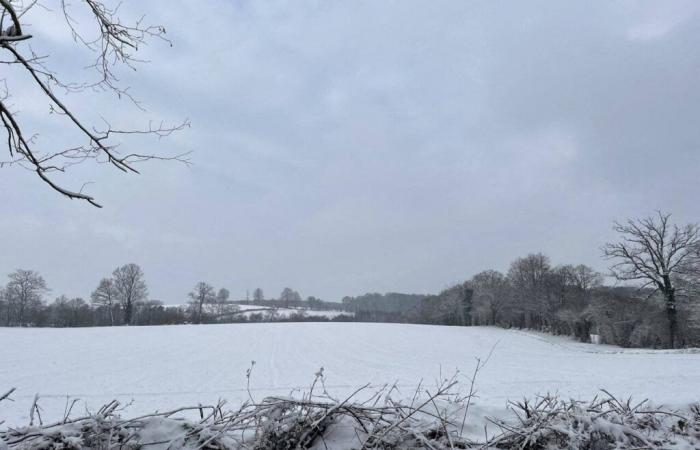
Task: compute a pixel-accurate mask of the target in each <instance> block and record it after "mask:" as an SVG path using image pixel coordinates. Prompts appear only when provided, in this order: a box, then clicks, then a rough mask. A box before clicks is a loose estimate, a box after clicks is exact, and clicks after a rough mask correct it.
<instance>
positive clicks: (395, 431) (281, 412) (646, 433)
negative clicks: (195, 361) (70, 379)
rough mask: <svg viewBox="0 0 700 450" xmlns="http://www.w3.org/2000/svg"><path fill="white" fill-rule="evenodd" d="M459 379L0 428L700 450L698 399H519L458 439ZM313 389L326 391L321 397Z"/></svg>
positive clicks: (114, 409) (65, 438) (113, 409)
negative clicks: (398, 391)
mask: <svg viewBox="0 0 700 450" xmlns="http://www.w3.org/2000/svg"><path fill="white" fill-rule="evenodd" d="M455 380H456V378H453V379H451V380H444V381H443V382H442V383H441V384H440V385H439V386H436V387H435V388H434V389H433V390H432V392H433V393H432V394H431V393H430V392H431V390H430V389H419V390H417V391H416V395H414V397H413V398H411V399H409V400H408V401H396V400H394V399H393V398H392V393H393V392H394V387H391V386H387V387H385V388H384V389H380V390H378V391H376V392H374V393H370V394H371V395H363V400H362V401H360V400H359V398H360V397H359V394H360V393H363V394H368V392H367V387H365V388H362V389H360V390H358V391H356V392H355V393H354V394H353V395H351V396H350V397H347V398H345V399H334V398H332V397H331V396H330V395H329V394H328V393H327V392H326V390H325V386H323V380H322V377H320V376H317V379H316V381H315V382H314V384H313V385H312V386H311V390H310V393H309V394H306V395H302V396H300V397H298V398H293V397H268V398H265V399H264V400H262V401H259V402H256V401H254V400H253V398H252V396H251V399H250V401H249V402H246V403H245V404H243V405H241V406H240V407H239V408H237V409H226V408H225V403H219V404H217V405H214V406H195V407H185V408H179V409H177V410H174V411H168V412H160V413H153V414H149V415H144V416H140V417H128V416H127V415H126V414H125V410H124V409H123V408H122V406H121V405H120V404H119V403H118V402H116V401H113V402H111V403H109V404H107V405H105V406H103V407H102V408H101V409H100V410H98V411H96V412H94V413H92V414H88V415H86V416H83V417H75V418H71V417H69V416H70V412H67V413H66V416H65V417H63V418H62V419H61V420H59V421H57V422H54V423H50V424H47V423H42V422H41V418H40V416H38V415H37V416H35V415H34V408H35V406H36V405H33V406H32V419H31V423H30V425H28V426H25V427H20V428H5V429H0V450H8V449H9V450H24V449H27V450H29V449H32V450H39V449H88V448H89V449H122V450H141V449H144V450H145V449H149V450H150V449H153V450H166V449H167V450H179V449H190V450H200V449H210V450H214V449H218V450H224V449H232V450H233V449H256V450H263V449H279V450H285V449H290V450H291V449H305V448H314V449H324V448H328V449H348V448H356V449H421V448H426V449H455V448H460V449H466V448H480V449H588V450H612V449H642V448H644V449H669V448H673V449H697V448H700V407H698V406H697V405H696V406H692V407H690V408H688V409H685V410H683V411H681V412H679V411H671V410H666V409H659V408H654V409H652V408H650V407H647V406H646V403H641V404H637V405H634V404H633V403H632V402H631V401H627V402H622V401H618V400H617V399H616V398H615V397H613V396H612V395H610V394H607V393H605V395H604V396H603V397H602V398H600V399H594V400H593V401H591V402H587V403H582V402H578V401H573V400H568V401H563V400H561V399H559V398H557V397H554V396H544V397H540V398H536V399H534V400H523V401H521V402H517V403H513V404H511V409H512V411H513V413H514V414H513V417H511V418H510V419H508V420H502V419H500V420H497V419H491V421H492V423H494V424H496V425H497V428H498V429H499V430H500V431H499V432H498V433H496V434H495V435H491V436H488V437H486V438H485V440H484V441H482V442H476V441H473V440H469V439H467V438H466V437H464V436H463V435H462V430H464V422H463V421H464V417H466V414H465V409H468V407H469V403H470V398H471V397H470V396H469V395H468V396H466V397H460V396H459V395H458V394H456V393H455V392H456V391H455V387H456V384H457V382H456V381H455ZM315 388H316V391H323V393H321V394H319V395H315V394H314V392H315V390H314V389H315ZM470 392H472V390H471V389H470ZM36 411H37V412H38V409H37V410H36Z"/></svg>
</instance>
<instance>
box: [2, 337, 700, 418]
mask: <svg viewBox="0 0 700 450" xmlns="http://www.w3.org/2000/svg"><path fill="white" fill-rule="evenodd" d="M0 342H1V343H2V345H1V346H0V391H4V390H5V388H10V387H16V388H17V391H16V392H15V394H14V395H13V398H14V399H15V401H14V402H2V403H0V420H2V419H6V420H7V421H8V424H11V423H26V421H27V417H28V413H29V407H30V405H31V403H32V399H33V397H34V394H35V393H38V394H39V395H40V396H41V398H40V405H41V406H42V408H43V415H44V417H50V418H59V416H62V414H63V410H64V407H65V404H66V396H69V397H70V398H80V399H81V401H83V402H84V403H83V404H81V408H82V407H83V405H84V406H87V407H89V408H96V407H98V406H100V405H101V404H102V403H104V402H106V401H109V400H111V399H113V398H116V399H119V400H124V401H129V400H131V399H133V405H132V406H131V407H130V411H131V413H132V414H137V413H141V412H151V411H153V410H156V409H158V410H164V409H167V408H174V407H177V406H183V405H196V404H198V403H203V404H205V403H213V402H215V401H216V400H217V399H218V398H226V399H228V400H229V402H233V403H235V402H239V401H242V400H244V399H246V398H247V397H248V393H247V391H246V377H245V372H246V369H247V368H248V367H249V366H250V364H251V361H252V360H255V361H256V365H255V368H254V371H253V376H252V379H251V392H252V394H253V396H255V397H257V398H262V397H263V396H265V395H268V394H275V395H285V394H287V393H289V392H290V391H291V390H293V389H294V388H302V389H304V388H306V389H308V386H309V384H310V383H311V381H312V380H313V376H314V373H315V372H317V371H318V370H319V368H320V367H324V373H325V375H326V380H327V381H326V383H327V386H328V388H329V390H331V391H332V392H334V393H336V394H338V395H342V394H343V393H349V392H351V391H352V390H354V389H355V388H357V387H359V386H361V385H363V384H365V383H367V382H371V383H373V384H383V383H393V382H394V381H397V382H398V385H399V387H400V389H401V392H402V393H405V394H406V396H407V397H410V395H411V394H412V389H414V388H415V386H416V385H417V384H418V382H419V381H420V380H421V379H423V380H424V382H426V383H428V384H430V383H433V380H435V379H436V378H437V377H438V376H439V374H440V372H441V371H442V374H443V375H451V374H452V373H453V372H454V370H455V369H456V368H458V369H461V370H462V372H464V373H466V374H468V373H470V372H471V371H472V370H473V367H474V363H475V358H476V357H486V356H487V355H488V353H489V351H490V350H491V349H492V348H493V347H494V346H495V350H494V352H493V354H492V357H491V359H490V361H489V362H488V364H487V366H486V367H485V368H484V369H483V371H482V372H481V373H480V375H479V379H478V381H477V384H478V395H479V398H478V399H477V400H476V402H475V405H476V406H475V407H474V409H473V410H472V411H471V413H472V414H474V415H484V414H496V415H498V414H500V413H502V412H503V411H504V409H505V408H504V407H505V405H506V400H507V399H520V398H522V397H523V396H532V395H535V394H538V393H546V392H557V393H559V394H560V395H562V396H563V397H573V398H585V399H590V398H592V397H593V396H595V395H596V394H597V393H599V389H600V388H605V389H607V390H609V391H610V392H613V393H614V394H616V395H618V396H628V395H633V396H634V397H635V398H637V399H639V400H643V399H644V398H649V399H651V400H653V401H654V402H657V403H664V404H668V405H673V406H675V405H677V406H681V405H684V404H687V403H690V402H697V401H700V376H698V374H699V373H700V354H698V353H696V352H694V351H692V350H685V351H654V350H634V349H630V350H625V349H619V348H616V347H610V346H593V345H589V344H579V343H576V342H573V341H570V340H568V339H564V338H557V337H552V336H546V335H542V334H535V333H528V332H522V331H515V330H502V329H498V328H489V327H441V326H421V325H403V324H364V323H304V324H294V323H264V324H240V325H200V326H196V325H192V326H171V327H131V328H127V327H115V328H87V329H28V328H25V329H18V328H0Z"/></svg>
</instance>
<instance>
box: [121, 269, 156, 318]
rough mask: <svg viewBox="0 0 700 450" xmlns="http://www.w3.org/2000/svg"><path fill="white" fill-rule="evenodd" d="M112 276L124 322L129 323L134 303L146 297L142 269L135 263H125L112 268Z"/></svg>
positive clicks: (146, 292) (146, 291)
mask: <svg viewBox="0 0 700 450" xmlns="http://www.w3.org/2000/svg"><path fill="white" fill-rule="evenodd" d="M112 278H113V280H114V288H115V290H116V294H117V299H118V300H119V302H120V303H121V306H122V309H123V310H124V323H125V324H127V325H130V324H131V320H132V319H133V315H134V305H135V304H136V303H138V302H142V301H144V300H146V297H148V288H147V287H146V282H145V281H144V275H143V270H141V267H139V266H138V265H137V264H133V263H131V264H126V265H123V266H121V267H118V268H116V269H114V272H112Z"/></svg>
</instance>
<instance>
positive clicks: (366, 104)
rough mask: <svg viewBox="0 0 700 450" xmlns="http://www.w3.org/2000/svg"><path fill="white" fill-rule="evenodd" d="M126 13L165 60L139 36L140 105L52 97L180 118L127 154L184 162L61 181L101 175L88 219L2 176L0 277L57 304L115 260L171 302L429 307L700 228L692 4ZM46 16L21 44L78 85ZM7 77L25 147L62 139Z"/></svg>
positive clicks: (196, 6) (114, 114) (379, 5)
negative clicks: (212, 295)
mask: <svg viewBox="0 0 700 450" xmlns="http://www.w3.org/2000/svg"><path fill="white" fill-rule="evenodd" d="M45 3H46V2H45ZM49 3H52V2H49ZM108 3H109V1H108ZM74 4H75V5H76V8H77V7H78V6H77V5H79V2H74ZM54 7H57V5H56V6H54ZM123 8H124V13H125V15H126V17H135V16H136V13H145V14H146V20H147V21H150V22H152V23H158V24H163V25H165V27H166V29H167V31H168V36H169V38H170V39H171V40H172V43H173V46H172V47H170V46H169V45H167V44H165V43H159V42H152V43H151V45H150V46H149V47H147V48H146V49H145V50H144V57H146V58H147V59H149V60H151V63H149V64H147V65H142V66H139V67H138V72H136V73H135V74H130V73H128V72H124V74H123V80H124V82H125V83H128V84H129V85H130V86H131V87H132V88H131V90H132V93H133V94H134V95H135V96H137V97H138V98H139V99H140V100H141V101H142V102H143V105H144V107H145V108H146V110H147V111H146V112H139V111H138V110H136V109H135V108H133V107H132V106H130V105H129V103H128V102H127V101H124V100H122V101H118V100H115V99H114V98H113V97H112V96H110V95H109V94H104V95H103V94H100V95H95V94H92V93H91V94H89V95H73V94H71V95H69V96H67V97H64V98H66V101H67V103H69V104H72V105H73V106H74V108H75V109H76V110H77V111H78V112H80V113H81V114H82V115H83V117H84V118H85V119H87V120H88V121H90V123H95V124H97V125H99V124H100V116H104V117H106V118H108V119H109V120H110V122H112V123H116V124H120V125H121V124H125V125H131V126H139V125H142V124H144V123H146V124H147V123H148V120H149V118H153V119H161V118H162V119H165V120H168V121H177V120H182V119H185V118H189V119H190V121H191V123H192V126H191V128H190V129H189V130H186V131H184V132H182V133H180V134H178V135H177V136H173V137H171V138H169V139H164V140H161V141H143V142H141V141H139V142H137V143H136V145H137V146H139V147H138V148H136V149H135V150H142V149H143V148H147V149H153V150H155V151H160V152H163V153H171V154H174V153H179V152H184V151H192V154H191V159H192V162H193V165H192V166H191V167H187V166H184V165H181V164H176V163H151V164H146V165H142V166H140V169H142V172H143V173H142V175H124V174H121V173H118V172H116V171H114V170H111V169H110V168H109V167H107V166H102V165H101V166H99V167H87V166H84V167H78V168H77V169H76V170H75V171H73V172H72V174H71V175H70V176H66V177H62V178H59V179H60V180H63V181H64V182H65V183H66V184H67V185H68V186H69V187H74V188H80V186H81V185H82V183H83V182H85V181H94V184H91V185H89V186H87V189H88V190H89V192H90V193H91V194H93V195H94V196H95V197H96V198H97V199H98V200H99V201H100V202H101V203H102V204H104V205H105V207H104V209H101V210H100V209H96V208H93V207H91V206H89V205H88V204H85V203H79V202H76V201H70V200H67V199H64V198H61V197H59V196H58V195H57V194H56V193H54V192H53V191H51V190H50V189H49V188H48V187H47V186H45V185H43V184H41V183H40V182H39V181H38V179H37V178H36V177H35V176H32V174H31V173H30V172H26V171H23V170H21V169H18V168H3V169H0V175H1V178H0V195H1V196H2V197H1V198H2V203H1V204H0V232H1V233H2V240H0V242H1V244H0V274H5V273H9V272H10V271H12V270H14V269H15V268H31V269H35V270H38V271H39V272H40V273H42V274H43V275H44V277H45V278H46V280H47V282H48V284H49V285H50V287H51V288H52V294H51V295H52V296H57V295H60V294H63V293H65V294H67V295H69V296H83V297H88V296H89V293H90V291H91V290H92V289H93V288H94V287H95V286H96V285H97V282H98V281H99V279H100V278H101V277H103V276H106V275H108V274H109V273H110V272H111V271H112V269H113V268H114V267H116V266H117V265H121V264H125V263H127V262H136V263H138V264H140V265H141V266H142V267H143V269H144V271H145V273H146V277H147V281H148V284H149V288H150V293H151V297H152V298H154V299H160V300H163V301H164V302H166V303H181V302H183V301H185V300H186V294H187V292H188V291H189V290H190V289H191V288H192V286H193V285H194V284H195V283H196V282H198V281H201V280H204V281H208V282H210V283H211V284H213V285H215V286H216V287H222V286H224V287H227V288H228V289H230V290H231V292H232V294H233V295H234V296H235V297H238V298H240V297H244V296H245V293H246V290H250V291H251V292H252V290H253V289H254V288H256V287H262V288H263V289H264V291H265V293H266V295H267V296H277V295H279V292H280V291H281V290H282V288H283V287H285V286H289V287H292V288H294V289H296V290H298V291H300V293H301V294H302V295H303V296H307V295H315V296H318V297H321V298H324V299H328V300H340V299H341V298H342V297H343V296H344V295H357V294H361V293H364V292H375V291H378V292H385V291H400V292H419V293H428V292H436V291H438V290H440V289H441V288H444V287H446V286H448V285H449V284H451V283H454V282H458V281H463V280H465V279H467V278H469V277H470V276H471V275H473V274H474V273H476V272H478V271H480V270H483V269H489V268H494V269H499V270H504V271H505V270H506V269H507V267H508V264H509V263H510V261H511V260H513V259H514V258H515V257H518V256H522V255H524V254H527V253H528V252H536V251H542V252H544V253H546V254H548V255H549V256H550V257H551V259H552V261H553V262H554V263H569V262H571V263H585V264H589V265H592V266H594V267H596V268H598V269H600V270H603V269H605V267H606V262H605V261H603V260H602V259H601V257H600V246H601V245H602V244H603V243H604V242H605V241H606V240H608V239H610V238H611V237H612V231H611V230H610V226H611V222H612V221H613V220H614V219H624V218H626V217H629V216H635V215H646V214H650V213H653V211H654V210H655V209H663V210H665V211H668V212H671V213H673V214H674V217H675V218H676V219H677V220H678V221H681V222H685V221H698V220H700V203H699V202H698V199H699V198H700V183H699V182H698V169H699V168H700V123H699V122H698V121H699V120H700V87H699V84H698V83H699V81H698V80H700V3H699V2H696V1H693V0H690V1H687V2H672V1H664V2H634V1H621V2H596V3H595V4H591V3H590V2H576V3H574V2H490V1H485V2H465V1H421V2H418V1H404V0H402V1H376V0H371V1H345V2H335V1H289V2H281V1H272V2H245V1H230V0H229V1H215V0H208V1H207V2H204V3H203V2H177V1H172V0H170V1H165V0H158V1H148V2H140V1H135V0H125V1H124V6H123ZM76 14H77V15H78V16H79V15H80V13H79V12H76ZM28 17H29V16H28ZM51 17H52V16H51V12H50V11H44V12H39V13H37V15H36V16H34V18H33V19H31V18H28V19H27V21H28V22H29V23H31V24H32V25H33V26H32V29H31V32H32V34H34V39H33V42H32V46H33V48H34V49H35V50H37V51H38V52H39V53H50V54H51V55H52V59H50V60H49V61H48V64H49V65H50V66H51V67H53V68H55V69H56V70H57V71H58V73H59V74H60V75H62V76H63V77H64V78H65V79H69V80H70V79H73V78H77V79H82V78H84V77H89V76H90V74H88V73H86V72H85V71H84V70H83V69H82V67H83V66H84V65H86V64H85V63H84V61H83V60H81V59H80V58H81V57H82V56H80V55H83V56H84V52H82V51H76V47H75V46H74V44H73V43H72V41H71V37H70V34H69V32H68V30H67V28H66V27H65V24H64V22H62V21H61V20H57V19H51ZM53 17H56V16H55V13H54V16H53ZM59 19H60V17H59ZM3 70H5V68H3ZM11 81H12V83H14V84H11V85H10V86H9V87H10V89H12V88H13V87H14V89H15V90H14V91H13V92H12V93H13V101H14V105H15V106H16V108H17V109H18V110H20V111H22V115H21V117H22V119H23V120H25V121H26V122H25V123H27V124H31V125H35V126H36V127H37V128H36V131H38V132H39V133H40V134H39V136H38V138H37V145H41V146H42V147H43V148H51V146H52V145H60V143H62V142H64V141H66V142H68V139H69V138H68V136H66V133H67V131H65V127H64V126H62V125H61V122H60V121H59V122H56V119H55V118H51V117H50V116H47V114H46V112H47V111H48V104H47V103H46V102H45V101H44V100H42V98H41V97H40V96H37V95H34V94H32V92H31V91H30V90H29V87H30V85H29V83H27V82H26V81H23V80H22V79H20V78H17V79H12V80H11ZM8 83H9V81H8ZM3 139H4V137H3ZM144 145H145V146H147V147H142V146H144ZM125 150H126V148H125ZM3 158H4V157H3ZM3 276H4V275H3Z"/></svg>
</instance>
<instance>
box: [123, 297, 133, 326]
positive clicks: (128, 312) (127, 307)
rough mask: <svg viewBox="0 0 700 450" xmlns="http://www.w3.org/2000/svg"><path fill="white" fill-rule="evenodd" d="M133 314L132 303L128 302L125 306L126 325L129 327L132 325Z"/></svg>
mask: <svg viewBox="0 0 700 450" xmlns="http://www.w3.org/2000/svg"><path fill="white" fill-rule="evenodd" d="M132 314H133V308H132V305H131V302H126V305H125V306H124V323H125V324H127V325H131V316H132Z"/></svg>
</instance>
